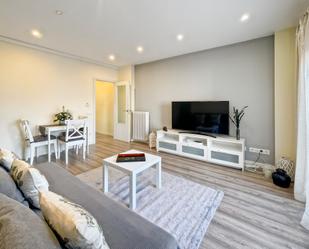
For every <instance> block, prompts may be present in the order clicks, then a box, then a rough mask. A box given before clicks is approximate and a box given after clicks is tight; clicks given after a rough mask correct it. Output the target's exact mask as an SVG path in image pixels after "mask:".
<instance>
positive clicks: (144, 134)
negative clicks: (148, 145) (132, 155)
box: [133, 112, 149, 141]
mask: <svg viewBox="0 0 309 249" xmlns="http://www.w3.org/2000/svg"><path fill="white" fill-rule="evenodd" d="M148 135H149V112H133V140H138V141H147V140H148Z"/></svg>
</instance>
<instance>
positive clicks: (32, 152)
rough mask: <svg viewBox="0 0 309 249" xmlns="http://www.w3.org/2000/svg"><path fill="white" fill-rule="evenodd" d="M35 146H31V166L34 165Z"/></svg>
mask: <svg viewBox="0 0 309 249" xmlns="http://www.w3.org/2000/svg"><path fill="white" fill-rule="evenodd" d="M33 149H34V148H33V146H30V165H33V157H34V151H33Z"/></svg>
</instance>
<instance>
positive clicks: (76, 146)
mask: <svg viewBox="0 0 309 249" xmlns="http://www.w3.org/2000/svg"><path fill="white" fill-rule="evenodd" d="M78 150H79V147H78V145H75V153H76V155H78Z"/></svg>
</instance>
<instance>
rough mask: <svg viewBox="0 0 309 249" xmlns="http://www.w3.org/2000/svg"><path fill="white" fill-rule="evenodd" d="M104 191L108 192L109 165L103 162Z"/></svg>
mask: <svg viewBox="0 0 309 249" xmlns="http://www.w3.org/2000/svg"><path fill="white" fill-rule="evenodd" d="M103 191H104V193H107V192H108V165H107V164H103Z"/></svg>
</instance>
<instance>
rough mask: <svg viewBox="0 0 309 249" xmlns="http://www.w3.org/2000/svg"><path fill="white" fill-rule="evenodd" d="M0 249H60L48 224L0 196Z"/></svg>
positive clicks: (26, 209)
mask: <svg viewBox="0 0 309 249" xmlns="http://www.w3.org/2000/svg"><path fill="white" fill-rule="evenodd" d="M0 241H1V242H0V248H1V249H30V248H31V249H60V248H61V247H60V245H59V242H58V241H57V239H56V237H55V235H54V233H53V232H52V231H51V229H50V228H49V226H48V224H46V222H45V221H44V220H42V219H41V218H40V217H39V216H37V215H36V214H35V213H34V212H32V210H31V209H30V208H28V207H25V206H23V205H21V204H20V203H19V202H17V201H15V200H13V199H11V198H8V197H7V196H5V195H3V194H0Z"/></svg>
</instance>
